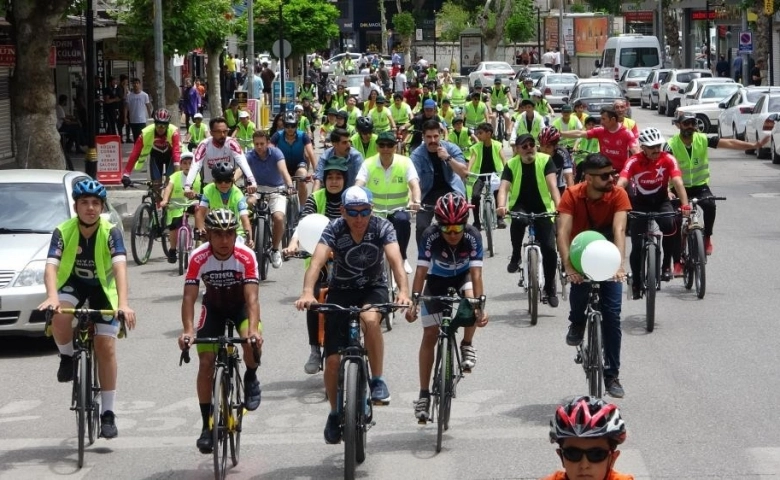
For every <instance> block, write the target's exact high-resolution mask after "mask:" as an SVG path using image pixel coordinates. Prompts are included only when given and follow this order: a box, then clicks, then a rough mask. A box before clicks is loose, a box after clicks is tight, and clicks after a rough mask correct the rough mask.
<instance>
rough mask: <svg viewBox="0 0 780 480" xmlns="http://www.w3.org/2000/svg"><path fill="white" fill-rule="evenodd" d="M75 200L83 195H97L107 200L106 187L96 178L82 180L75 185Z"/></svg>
mask: <svg viewBox="0 0 780 480" xmlns="http://www.w3.org/2000/svg"><path fill="white" fill-rule="evenodd" d="M72 196H73V200H78V199H79V198H81V197H97V198H99V199H101V200H102V201H104V202H105V201H106V188H105V187H104V186H103V185H102V184H101V183H100V182H98V181H95V180H81V181H79V182H78V183H76V184H75V185H73V194H72Z"/></svg>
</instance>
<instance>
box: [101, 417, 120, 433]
mask: <svg viewBox="0 0 780 480" xmlns="http://www.w3.org/2000/svg"><path fill="white" fill-rule="evenodd" d="M117 435H119V432H118V431H117V429H116V423H114V412H112V411H111V410H106V411H105V412H103V413H101V414H100V436H101V437H103V438H106V439H111V438H116V436H117Z"/></svg>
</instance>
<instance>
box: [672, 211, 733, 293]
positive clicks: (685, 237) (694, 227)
mask: <svg viewBox="0 0 780 480" xmlns="http://www.w3.org/2000/svg"><path fill="white" fill-rule="evenodd" d="M705 200H707V201H709V200H711V201H716V200H726V197H705V198H691V199H689V201H688V203H689V204H690V205H691V213H690V216H689V217H688V219H687V220H686V219H685V218H684V217H683V223H682V227H681V231H682V250H681V254H680V262H682V264H683V286H684V287H685V289H686V290H690V289H691V288H692V287H693V286H694V284H695V285H696V296H697V297H698V298H699V299H702V298H704V294H705V293H706V291H707V269H706V266H707V253H706V251H705V250H704V225H703V224H702V222H701V220H700V219H699V216H700V213H699V202H703V201H705Z"/></svg>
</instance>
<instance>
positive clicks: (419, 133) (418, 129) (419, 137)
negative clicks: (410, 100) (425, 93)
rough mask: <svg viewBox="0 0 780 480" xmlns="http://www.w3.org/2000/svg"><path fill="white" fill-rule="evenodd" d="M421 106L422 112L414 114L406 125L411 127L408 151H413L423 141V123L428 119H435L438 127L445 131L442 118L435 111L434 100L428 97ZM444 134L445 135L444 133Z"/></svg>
mask: <svg viewBox="0 0 780 480" xmlns="http://www.w3.org/2000/svg"><path fill="white" fill-rule="evenodd" d="M422 106H423V111H422V113H418V114H417V115H415V116H414V118H413V119H412V123H410V124H409V125H408V128H411V129H412V140H411V142H410V143H409V151H410V152H413V151H414V150H415V149H416V148H417V147H419V146H420V144H421V143H423V125H424V124H425V123H426V122H428V121H429V120H436V122H437V123H438V124H439V125H440V128H442V129H443V130H444V131H445V132H446V131H447V129H446V127H444V126H443V125H444V122H443V121H442V118H441V117H440V116H439V115H438V114H437V113H436V102H435V101H433V100H431V99H428V100H426V101H424V102H422ZM444 135H445V136H446V133H445V134H444Z"/></svg>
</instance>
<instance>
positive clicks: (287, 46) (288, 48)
mask: <svg viewBox="0 0 780 480" xmlns="http://www.w3.org/2000/svg"><path fill="white" fill-rule="evenodd" d="M282 45H284V49H283V51H282V54H283V55H281V57H280V56H279V40H277V41H275V42H274V44H273V45H272V46H271V53H273V54H274V56H275V57H276V58H287V57H289V56H290V53H292V45H290V42H288V41H287V39H284V40H283V42H282Z"/></svg>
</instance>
